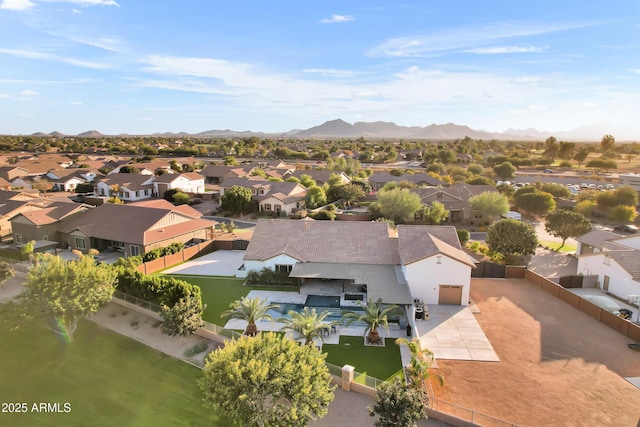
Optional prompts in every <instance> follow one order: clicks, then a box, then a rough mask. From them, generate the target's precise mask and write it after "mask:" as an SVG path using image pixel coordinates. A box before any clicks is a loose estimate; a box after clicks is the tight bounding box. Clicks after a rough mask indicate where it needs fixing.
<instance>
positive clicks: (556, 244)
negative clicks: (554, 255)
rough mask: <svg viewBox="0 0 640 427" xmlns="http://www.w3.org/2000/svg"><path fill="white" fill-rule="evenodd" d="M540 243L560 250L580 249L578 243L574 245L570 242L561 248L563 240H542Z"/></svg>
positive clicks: (571, 250) (573, 250) (572, 250)
mask: <svg viewBox="0 0 640 427" xmlns="http://www.w3.org/2000/svg"><path fill="white" fill-rule="evenodd" d="M539 243H540V244H541V245H542V246H544V247H547V248H549V249H552V250H554V251H558V252H575V251H576V250H578V245H572V244H569V243H565V245H564V246H563V247H562V248H560V245H562V242H556V241H553V240H541V241H540V242H539Z"/></svg>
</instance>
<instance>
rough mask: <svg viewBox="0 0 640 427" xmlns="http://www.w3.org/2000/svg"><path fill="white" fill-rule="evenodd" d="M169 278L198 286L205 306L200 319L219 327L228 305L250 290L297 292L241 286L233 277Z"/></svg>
mask: <svg viewBox="0 0 640 427" xmlns="http://www.w3.org/2000/svg"><path fill="white" fill-rule="evenodd" d="M171 276H172V277H175V278H176V279H181V280H184V281H186V282H189V283H193V284H194V285H198V286H200V289H201V290H202V303H203V304H206V305H207V308H206V309H205V311H204V315H203V316H202V318H203V319H204V320H206V321H207V322H211V323H213V324H215V325H220V326H224V323H225V321H224V320H222V318H221V317H220V315H221V314H222V312H223V311H225V310H227V309H228V308H229V304H231V303H232V302H234V301H236V300H239V299H240V298H242V297H244V296H247V294H248V293H249V292H250V291H252V290H261V291H264V290H271V291H287V292H297V291H298V288H295V287H284V288H283V287H277V286H242V284H243V283H244V279H234V278H233V277H201V276H189V275H175V274H174V275H171Z"/></svg>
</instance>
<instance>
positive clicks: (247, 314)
mask: <svg viewBox="0 0 640 427" xmlns="http://www.w3.org/2000/svg"><path fill="white" fill-rule="evenodd" d="M278 307H279V305H278V304H270V303H269V301H267V300H265V299H262V298H260V297H255V298H247V297H242V298H241V299H239V300H237V301H234V302H232V303H231V304H229V310H226V311H225V312H223V313H222V315H221V317H222V318H223V319H225V320H230V319H240V320H246V321H247V328H246V329H245V331H244V333H245V335H249V336H252V337H253V336H256V335H257V334H258V326H256V322H257V321H259V320H262V319H265V320H270V321H273V318H272V317H271V315H270V314H269V313H268V311H269V310H271V309H273V308H278Z"/></svg>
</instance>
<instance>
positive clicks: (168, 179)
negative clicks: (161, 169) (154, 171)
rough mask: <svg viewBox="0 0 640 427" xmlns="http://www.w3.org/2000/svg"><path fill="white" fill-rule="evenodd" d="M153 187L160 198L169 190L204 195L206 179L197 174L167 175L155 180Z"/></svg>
mask: <svg viewBox="0 0 640 427" xmlns="http://www.w3.org/2000/svg"><path fill="white" fill-rule="evenodd" d="M153 187H154V192H155V194H157V195H158V197H162V196H163V194H164V193H165V192H166V191H168V190H182V191H183V192H185V193H193V194H201V193H204V177H203V176H202V175H200V174H199V173H195V172H187V173H181V174H169V173H165V174H162V175H160V176H158V177H156V178H155V180H154V181H153Z"/></svg>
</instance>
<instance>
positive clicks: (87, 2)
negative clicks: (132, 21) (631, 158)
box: [39, 0, 120, 7]
mask: <svg viewBox="0 0 640 427" xmlns="http://www.w3.org/2000/svg"><path fill="white" fill-rule="evenodd" d="M39 1H42V2H44V3H71V4H77V5H78V6H82V7H87V6H117V7H120V5H119V4H118V3H117V2H116V1H114V0H39Z"/></svg>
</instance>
